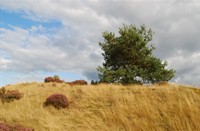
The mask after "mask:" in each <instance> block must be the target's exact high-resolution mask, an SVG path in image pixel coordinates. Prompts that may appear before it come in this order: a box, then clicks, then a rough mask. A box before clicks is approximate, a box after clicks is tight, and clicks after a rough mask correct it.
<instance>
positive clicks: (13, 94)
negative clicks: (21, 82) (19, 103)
mask: <svg viewBox="0 0 200 131" xmlns="http://www.w3.org/2000/svg"><path fill="white" fill-rule="evenodd" d="M22 97H23V93H21V92H19V91H18V90H11V91H10V90H6V89H5V88H2V89H1V90H0V98H1V101H2V102H3V103H4V102H11V101H13V100H15V99H16V100H19V99H21V98H22Z"/></svg>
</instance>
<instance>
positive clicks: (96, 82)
mask: <svg viewBox="0 0 200 131" xmlns="http://www.w3.org/2000/svg"><path fill="white" fill-rule="evenodd" d="M98 83H99V82H98V81H94V80H92V81H91V85H97V84H98Z"/></svg>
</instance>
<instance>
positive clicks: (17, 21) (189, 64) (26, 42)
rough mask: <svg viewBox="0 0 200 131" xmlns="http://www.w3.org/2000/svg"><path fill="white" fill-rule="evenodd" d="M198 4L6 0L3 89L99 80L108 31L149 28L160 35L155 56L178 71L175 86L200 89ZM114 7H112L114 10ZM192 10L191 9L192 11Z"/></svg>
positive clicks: (0, 41) (0, 44) (1, 23)
mask: <svg viewBox="0 0 200 131" xmlns="http://www.w3.org/2000/svg"><path fill="white" fill-rule="evenodd" d="M199 3H200V2H199V1H198V0H191V1H187V0H183V1H177V0H160V1H157V0H141V1H137V0H75V1H74V0H73V1H72V0H57V1H54V0H45V1H40V0H34V1H33V0H15V1H13V0H1V1H0V8H1V10H0V51H1V56H0V86H4V85H6V84H13V83H19V82H32V81H43V79H44V77H46V76H54V75H59V76H60V77H61V79H64V80H65V81H73V80H76V79H85V80H88V81H90V80H92V79H95V80H96V79H98V77H97V74H98V72H97V71H96V68H97V66H98V65H101V64H102V63H103V57H102V55H101V53H102V51H101V49H100V48H99V46H98V43H99V42H100V41H102V32H104V31H105V30H106V31H112V32H115V33H117V31H118V28H119V27H120V26H122V25H123V24H135V25H137V26H138V25H142V24H145V25H146V26H147V27H150V28H152V30H153V31H154V32H155V35H154V38H153V41H152V43H153V44H155V46H156V50H155V52H154V54H155V55H156V56H157V57H159V58H161V59H162V60H167V61H168V63H169V65H168V68H173V69H175V70H176V76H175V78H174V79H173V80H171V82H176V83H180V84H188V85H195V86H199V83H200V42H199V41H200V40H199V36H200V33H199V30H200V26H199V23H200V22H199V21H200V20H199V19H200V18H199V17H200V11H199V9H200V7H199V5H200V4H199ZM110 5H112V6H110ZM186 9H187V10H186Z"/></svg>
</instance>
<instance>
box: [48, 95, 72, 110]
mask: <svg viewBox="0 0 200 131" xmlns="http://www.w3.org/2000/svg"><path fill="white" fill-rule="evenodd" d="M44 105H45V106H49V105H52V106H54V107H55V108H57V109H60V108H67V107H68V106H69V102H68V99H67V97H66V96H65V95H63V94H53V95H50V96H49V97H48V98H47V99H46V101H45V102H44Z"/></svg>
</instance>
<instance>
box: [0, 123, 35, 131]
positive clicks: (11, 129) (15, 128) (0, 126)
mask: <svg viewBox="0 0 200 131" xmlns="http://www.w3.org/2000/svg"><path fill="white" fill-rule="evenodd" d="M0 131H34V129H32V128H26V127H23V126H22V125H9V124H6V123H0Z"/></svg>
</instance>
